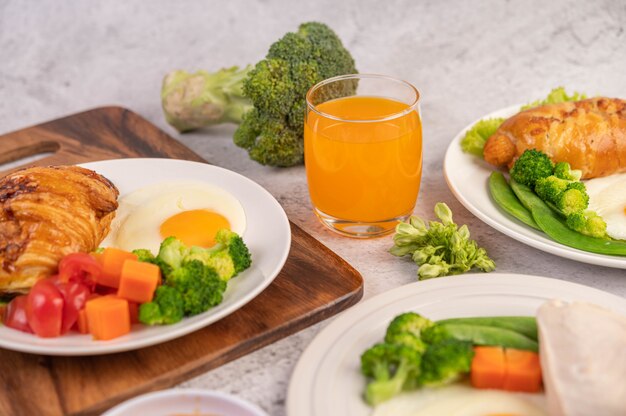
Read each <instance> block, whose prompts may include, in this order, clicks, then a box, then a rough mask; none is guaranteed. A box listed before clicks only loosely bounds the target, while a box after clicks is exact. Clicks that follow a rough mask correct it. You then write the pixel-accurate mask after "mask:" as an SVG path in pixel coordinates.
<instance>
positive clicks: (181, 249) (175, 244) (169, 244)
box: [157, 237, 189, 279]
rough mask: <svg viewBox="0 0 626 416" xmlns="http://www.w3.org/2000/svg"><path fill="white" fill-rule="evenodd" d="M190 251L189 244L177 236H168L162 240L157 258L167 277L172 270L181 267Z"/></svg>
mask: <svg viewBox="0 0 626 416" xmlns="http://www.w3.org/2000/svg"><path fill="white" fill-rule="evenodd" d="M188 253H189V249H188V248H187V246H186V245H184V244H183V242H182V241H180V240H179V239H177V238H176V237H167V238H166V239H165V240H163V242H161V247H160V248H159V254H158V255H157V259H158V260H159V266H160V267H161V272H163V275H164V276H165V278H166V279H167V278H168V277H169V275H170V273H171V272H172V270H175V269H177V268H179V267H180V265H181V264H182V262H183V259H184V258H185V256H186V255H187V254H188Z"/></svg>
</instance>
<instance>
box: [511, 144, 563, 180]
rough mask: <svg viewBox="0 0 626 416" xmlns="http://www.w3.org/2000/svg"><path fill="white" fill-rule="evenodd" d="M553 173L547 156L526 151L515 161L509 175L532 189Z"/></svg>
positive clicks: (533, 151) (552, 167)
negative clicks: (539, 181) (540, 180)
mask: <svg viewBox="0 0 626 416" xmlns="http://www.w3.org/2000/svg"><path fill="white" fill-rule="evenodd" d="M553 172H554V166H553V165H552V161H551V160H550V158H549V157H548V155H546V154H545V153H543V152H541V151H539V150H536V149H528V150H525V151H524V153H522V155H521V156H520V157H519V159H517V161H516V162H515V164H514V165H513V168H511V172H510V173H511V178H513V179H514V180H515V181H516V182H519V183H522V184H524V185H527V186H530V187H531V188H534V186H535V183H536V182H537V181H538V180H539V179H541V178H547V177H548V176H550V175H552V173H553Z"/></svg>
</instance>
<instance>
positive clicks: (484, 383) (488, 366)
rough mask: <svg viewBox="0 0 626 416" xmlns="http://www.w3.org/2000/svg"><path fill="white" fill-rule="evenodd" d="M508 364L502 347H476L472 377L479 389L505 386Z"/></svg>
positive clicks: (473, 382) (474, 384)
mask: <svg viewBox="0 0 626 416" xmlns="http://www.w3.org/2000/svg"><path fill="white" fill-rule="evenodd" d="M505 376H506V364H505V361H504V350H503V349H502V347H474V358H473V359H472V369H471V372H470V378H471V380H472V386H474V387H476V388H478V389H501V388H503V386H504V380H505Z"/></svg>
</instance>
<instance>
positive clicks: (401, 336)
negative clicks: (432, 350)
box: [385, 332, 427, 354]
mask: <svg viewBox="0 0 626 416" xmlns="http://www.w3.org/2000/svg"><path fill="white" fill-rule="evenodd" d="M385 342H386V343H387V344H396V345H405V346H407V347H411V348H413V349H414V350H416V351H418V352H419V353H420V354H421V353H423V352H424V351H426V347H427V345H426V343H425V342H424V341H422V340H421V339H420V337H418V336H415V335H414V334H411V333H410V332H399V333H392V334H388V335H387V336H385Z"/></svg>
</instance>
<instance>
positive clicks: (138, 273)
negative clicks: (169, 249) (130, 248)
mask: <svg viewBox="0 0 626 416" xmlns="http://www.w3.org/2000/svg"><path fill="white" fill-rule="evenodd" d="M160 280H161V269H160V268H159V266H156V265H154V264H151V263H144V262H140V261H137V260H126V261H125V262H124V266H123V267H122V274H121V275H120V287H119V289H118V291H117V296H119V297H121V298H124V299H128V300H130V301H133V302H137V303H145V302H150V301H151V300H152V297H153V296H154V291H155V290H156V288H157V285H158V284H159V281H160Z"/></svg>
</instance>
